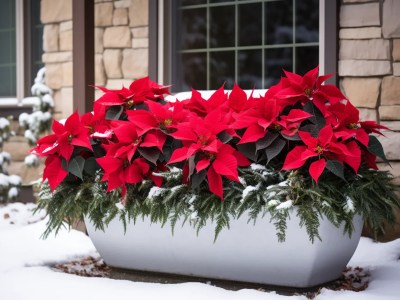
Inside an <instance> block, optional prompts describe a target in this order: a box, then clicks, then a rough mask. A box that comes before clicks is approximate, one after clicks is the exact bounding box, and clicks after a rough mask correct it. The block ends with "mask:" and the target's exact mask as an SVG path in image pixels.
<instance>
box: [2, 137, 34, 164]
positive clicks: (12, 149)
mask: <svg viewBox="0 0 400 300" xmlns="http://www.w3.org/2000/svg"><path fill="white" fill-rule="evenodd" d="M30 148H31V147H30V146H29V144H28V142H27V140H26V139H25V138H24V137H23V136H13V137H11V138H10V139H9V140H8V141H7V142H6V143H4V146H3V150H4V151H6V152H8V153H10V154H11V160H12V161H13V162H14V161H24V159H25V156H27V155H28V154H29V149H30Z"/></svg>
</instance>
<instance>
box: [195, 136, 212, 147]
mask: <svg viewBox="0 0 400 300" xmlns="http://www.w3.org/2000/svg"><path fill="white" fill-rule="evenodd" d="M208 139H209V137H208V136H204V135H199V136H198V138H197V142H198V143H200V144H201V145H202V146H206V145H208Z"/></svg>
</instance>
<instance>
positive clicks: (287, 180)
mask: <svg viewBox="0 0 400 300" xmlns="http://www.w3.org/2000/svg"><path fill="white" fill-rule="evenodd" d="M157 176H161V177H163V180H164V183H163V186H162V187H161V188H157V187H154V185H153V183H152V182H151V181H149V180H145V181H142V182H141V183H138V184H135V185H128V191H127V195H126V198H125V199H121V194H120V192H119V191H118V190H114V191H111V192H106V190H107V183H104V182H101V181H100V178H101V174H97V175H96V176H95V178H93V177H90V178H84V179H83V180H82V181H81V182H79V183H77V181H76V180H75V181H71V182H68V181H67V183H65V184H62V185H59V186H58V187H57V189H56V190H55V191H54V192H53V193H52V192H51V190H50V188H49V186H48V185H47V184H46V183H44V184H43V187H42V189H41V192H40V195H39V201H38V208H37V209H38V210H39V209H46V210H47V214H48V216H49V221H48V223H47V228H46V231H45V232H44V234H43V235H44V237H46V236H48V235H49V234H50V233H51V232H52V231H55V232H56V233H57V232H58V231H59V230H60V228H61V227H64V226H68V225H66V224H73V223H74V222H76V221H79V220H82V219H83V216H86V217H87V218H88V219H89V220H90V221H91V222H92V223H93V224H94V226H95V227H96V229H99V230H104V229H105V227H106V226H107V224H108V223H109V222H110V221H111V220H112V219H113V218H119V219H120V221H121V222H122V223H123V224H124V226H127V224H128V223H129V222H130V221H132V222H133V223H135V222H136V221H137V220H138V218H144V217H149V218H150V220H151V222H153V223H159V224H160V225H161V226H165V225H166V224H168V223H169V224H170V226H171V229H172V232H173V231H174V228H176V226H177V225H178V226H179V225H183V224H185V223H189V224H190V225H191V226H193V227H194V228H196V230H197V232H198V231H199V230H201V228H202V227H203V226H205V225H206V224H207V223H208V222H214V224H215V238H217V237H218V234H219V233H220V232H221V231H222V230H224V229H226V228H229V223H230V221H231V220H233V219H237V218H239V217H240V216H242V215H248V217H249V221H252V222H256V220H257V218H260V217H267V218H270V219H271V222H272V223H273V224H274V225H275V227H276V229H277V237H278V239H279V241H284V240H285V232H286V226H287V224H286V222H287V218H288V217H289V215H290V211H291V210H292V208H293V206H297V207H298V209H297V215H298V217H299V218H300V224H299V226H301V227H304V228H305V230H306V231H307V233H308V236H309V238H310V241H311V242H314V241H315V239H321V238H320V236H319V233H318V227H319V222H320V217H321V216H323V217H326V218H327V219H328V220H329V221H330V222H332V223H333V224H334V225H335V226H337V227H339V226H340V225H341V224H344V229H345V232H346V233H347V234H349V235H351V233H352V232H353V225H352V220H353V217H354V215H355V214H361V215H362V216H363V217H364V220H365V221H366V223H367V224H368V225H369V226H370V227H371V229H372V230H373V232H374V234H375V235H378V234H379V233H381V232H382V231H383V228H384V227H383V226H384V224H385V223H389V224H391V223H394V222H395V216H394V214H393V209H392V208H393V206H397V207H400V202H399V199H398V197H397V196H396V194H395V192H394V191H395V190H396V186H395V185H394V184H393V183H392V181H391V180H392V176H391V174H390V173H388V172H385V171H375V170H370V169H360V171H359V174H358V175H354V176H353V177H348V178H350V180H348V181H344V180H342V179H341V178H339V177H336V176H331V178H325V179H324V180H321V181H320V182H319V183H318V184H316V183H315V182H314V181H312V179H311V178H310V177H309V176H303V175H302V174H301V173H299V172H298V171H295V172H293V171H292V172H282V171H277V170H274V169H270V168H267V167H265V166H261V165H252V166H251V167H248V168H241V169H240V170H239V176H240V182H235V181H228V180H227V181H226V182H224V201H221V200H220V199H219V198H218V197H217V196H216V195H214V194H212V193H211V192H210V191H209V190H208V185H207V183H206V182H203V183H202V184H200V186H198V187H197V188H196V189H191V188H190V187H189V186H188V185H185V184H182V173H181V171H179V170H177V169H172V170H170V171H167V172H163V173H159V174H157ZM324 176H329V174H324ZM328 179H329V180H328ZM289 201H290V202H289ZM121 202H122V203H123V204H124V205H123V206H122V205H121Z"/></svg>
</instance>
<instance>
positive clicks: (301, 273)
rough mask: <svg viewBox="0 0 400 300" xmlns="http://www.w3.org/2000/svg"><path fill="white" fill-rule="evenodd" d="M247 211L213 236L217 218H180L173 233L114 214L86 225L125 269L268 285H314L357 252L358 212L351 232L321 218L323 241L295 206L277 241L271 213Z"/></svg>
mask: <svg viewBox="0 0 400 300" xmlns="http://www.w3.org/2000/svg"><path fill="white" fill-rule="evenodd" d="M247 221H248V217H247V216H242V217H241V218H239V219H238V220H231V222H230V229H223V230H222V232H221V233H220V235H219V236H218V239H217V240H216V241H215V242H214V224H211V223H210V224H207V225H206V226H205V227H204V228H202V229H201V230H200V232H199V234H198V235H197V234H196V230H195V229H194V228H192V227H190V226H189V225H188V224H185V225H184V226H183V227H181V226H180V224H177V226H176V227H175V231H174V234H173V235H172V233H171V227H170V226H169V224H166V225H165V226H164V227H163V228H162V227H161V226H160V224H151V223H150V221H149V219H148V218H145V219H144V220H142V219H138V220H137V222H136V224H129V226H128V228H127V232H126V233H124V229H123V225H122V223H121V222H120V221H119V220H118V219H114V220H112V221H111V223H110V224H109V226H108V228H106V230H105V232H103V231H101V230H95V229H94V227H93V226H92V225H91V224H90V222H88V220H86V224H87V230H88V232H89V236H90V237H91V239H92V241H93V243H94V245H95V247H96V248H97V250H98V251H99V253H100V255H101V256H102V257H103V259H104V260H105V262H106V263H107V264H108V265H110V266H112V267H118V268H124V269H132V270H142V271H152V272H163V273H172V274H181V275H186V276H198V277H206V278H216V279H225V280H234V281H243V282H252V283H260V284H269V285H280V286H291V287H312V286H316V285H319V284H322V283H324V282H328V281H332V280H335V279H337V278H338V277H340V275H341V272H342V271H343V269H344V268H345V266H346V265H347V263H348V261H349V260H350V258H351V256H352V255H353V253H354V251H355V249H356V247H357V244H358V241H359V239H360V235H361V229H362V223H363V222H362V218H361V216H355V218H354V227H355V231H354V232H353V234H352V236H351V237H349V236H348V235H347V234H344V233H343V228H342V227H341V228H336V227H335V226H334V225H333V224H332V223H330V222H329V221H328V220H327V219H321V220H320V222H321V224H320V228H319V233H320V236H321V238H322V241H319V240H316V241H315V242H314V243H311V242H310V241H309V238H308V235H307V232H306V229H305V228H300V226H299V222H300V220H299V218H298V217H297V216H296V215H295V213H293V212H292V214H291V217H290V219H289V220H288V222H287V226H288V227H287V232H286V241H285V242H283V243H280V242H278V239H277V236H276V230H275V227H274V225H273V224H272V223H270V221H269V218H267V217H265V218H260V219H258V220H257V222H256V223H255V224H253V222H250V223H248V222H247Z"/></svg>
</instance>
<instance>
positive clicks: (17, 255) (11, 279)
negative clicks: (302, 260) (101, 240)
mask: <svg viewBox="0 0 400 300" xmlns="http://www.w3.org/2000/svg"><path fill="white" fill-rule="evenodd" d="M33 209H34V205H33V204H27V205H24V204H20V203H15V204H10V205H7V206H5V207H0V299H7V300H25V299H30V300H36V299H38V300H46V299H49V300H50V299H51V300H53V299H57V300H64V299H65V300H72V299H73V300H75V299H76V300H79V299H96V300H102V299H107V300H109V299H116V298H118V297H124V298H123V299H127V298H129V299H141V300H146V299H163V300H170V299H171V300H179V299H185V300H187V299H191V300H196V299H199V300H200V299H201V300H204V299H213V300H214V299H220V300H225V299H227V300H228V299H229V300H230V299H243V300H257V299H263V300H275V299H278V300H282V299H287V300H299V299H302V300H304V299H307V298H306V297H305V296H281V295H277V294H276V293H273V292H261V291H257V290H252V289H243V290H240V291H228V290H225V289H222V288H218V287H214V286H211V285H207V284H202V283H182V284H158V283H142V282H131V281H126V280H114V279H108V278H93V277H91V278H89V277H79V276H76V275H71V274H65V273H60V272H57V271H55V270H54V269H51V268H50V266H51V265H53V264H55V263H63V262H66V261H71V260H74V259H80V258H83V257H87V256H94V257H96V256H98V254H97V252H96V250H95V248H94V246H93V244H92V243H91V241H90V239H89V238H88V237H86V236H85V235H84V234H83V233H81V232H78V231H74V230H71V231H68V230H66V229H63V230H61V231H60V233H59V234H58V235H57V236H56V237H54V236H50V237H48V238H47V239H46V240H43V239H41V234H42V233H43V231H44V230H45V223H46V220H45V219H43V218H44V215H43V213H39V214H37V215H35V216H32V210H33ZM399 256H400V239H399V240H396V241H393V242H389V243H385V244H383V243H375V242H373V241H371V240H370V239H367V238H362V239H361V242H360V244H359V247H358V249H357V251H356V253H355V255H354V257H353V258H352V260H351V261H350V263H349V265H350V266H352V267H357V266H358V267H362V268H364V269H366V270H368V271H369V272H370V274H371V278H370V283H369V287H368V288H367V289H366V290H365V291H362V292H358V293H357V292H353V291H332V290H328V289H322V291H321V293H320V294H319V295H318V296H317V297H316V298H315V299H317V300H325V299H329V300H336V299H347V300H348V299H351V300H353V299H355V300H357V299H360V300H361V299H362V300H380V299H382V300H392V299H393V300H395V299H396V300H398V299H400V261H399ZM121 299H122V298H121Z"/></svg>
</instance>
